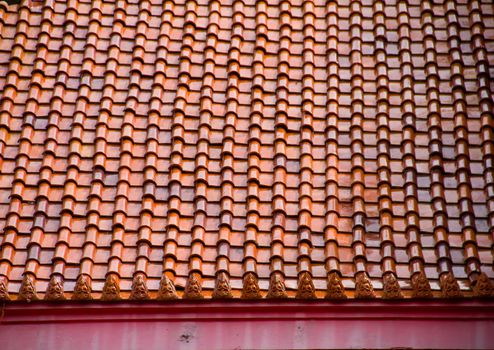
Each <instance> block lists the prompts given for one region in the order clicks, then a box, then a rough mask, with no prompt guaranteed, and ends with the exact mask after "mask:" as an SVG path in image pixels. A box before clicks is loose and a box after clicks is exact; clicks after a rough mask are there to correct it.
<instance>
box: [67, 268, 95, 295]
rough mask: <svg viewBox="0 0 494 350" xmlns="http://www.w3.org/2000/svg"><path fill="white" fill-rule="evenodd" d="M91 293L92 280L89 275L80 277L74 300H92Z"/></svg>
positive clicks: (76, 285)
mask: <svg viewBox="0 0 494 350" xmlns="http://www.w3.org/2000/svg"><path fill="white" fill-rule="evenodd" d="M91 291H92V290H91V278H90V277H89V276H88V275H84V274H82V275H79V277H78V278H77V282H76V284H75V288H74V294H72V300H92V299H93V297H92V296H91Z"/></svg>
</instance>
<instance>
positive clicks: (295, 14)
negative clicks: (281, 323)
mask: <svg viewBox="0 0 494 350" xmlns="http://www.w3.org/2000/svg"><path fill="white" fill-rule="evenodd" d="M30 5H32V4H31V3H30V2H22V3H21V4H20V5H18V6H5V5H4V3H0V19H1V20H0V33H1V35H2V40H3V42H4V43H6V45H5V46H3V45H2V48H1V49H0V60H2V64H1V65H0V67H1V74H0V87H1V88H2V95H1V109H0V118H1V122H0V154H1V158H0V169H1V175H0V176H1V181H0V191H1V198H2V200H3V202H2V203H1V205H0V213H1V215H0V228H2V229H3V235H2V241H1V253H0V275H1V276H3V277H2V286H4V287H3V289H2V290H3V294H2V295H4V296H5V297H6V296H7V295H8V294H13V295H18V297H14V299H16V298H19V299H33V298H34V295H35V294H36V293H35V289H36V288H35V286H36V284H39V283H41V284H43V285H46V284H48V287H47V289H46V290H47V291H48V292H47V293H46V296H47V298H48V299H53V298H55V299H56V298H59V297H60V296H61V295H63V289H64V288H63V284H62V282H63V283H67V284H71V285H73V286H74V289H73V296H74V297H75V298H77V295H78V294H79V292H78V290H79V289H80V288H82V291H83V293H82V294H84V295H89V294H90V289H91V287H90V284H91V283H93V282H94V283H95V284H98V285H99V286H101V287H102V288H97V289H98V292H97V293H102V295H103V297H104V298H111V297H106V296H105V295H117V294H118V290H119V288H120V285H119V282H118V280H119V279H120V278H121V279H123V280H125V281H126V283H125V284H124V286H123V290H124V294H125V293H131V295H135V294H136V293H137V294H138V295H141V294H142V293H144V291H145V290H146V289H147V284H146V283H147V282H146V281H148V280H154V281H156V280H157V279H159V278H161V277H160V276H162V275H163V276H167V277H166V278H163V279H162V283H161V284H162V286H164V287H163V288H165V290H168V291H172V292H170V293H171V294H173V295H175V294H176V293H175V292H174V291H173V290H174V287H173V286H174V285H175V284H177V283H176V282H177V281H179V282H180V283H179V284H181V285H184V288H185V291H184V293H183V295H184V296H185V297H191V295H194V293H196V294H197V295H199V294H200V293H199V292H200V290H201V278H204V279H205V281H206V282H207V283H209V282H211V281H213V280H214V281H216V282H215V284H216V287H215V288H213V287H212V286H211V287H208V289H207V290H209V291H213V294H214V295H218V293H219V294H220V295H229V293H230V292H225V291H228V290H230V289H231V287H230V286H229V282H228V281H229V279H230V277H231V278H234V279H236V280H237V281H242V282H241V284H240V285H239V284H238V283H237V284H236V286H237V287H236V288H233V292H232V293H233V294H234V295H235V293H236V294H239V293H240V294H242V293H243V294H245V293H246V290H247V291H249V290H265V291H267V294H268V295H269V296H285V295H286V294H285V292H286V291H285V286H284V280H285V279H286V280H288V281H298V287H297V288H293V289H297V295H298V296H299V297H303V296H307V295H309V296H314V295H316V294H318V295H322V294H324V292H323V290H324V288H323V287H321V286H322V285H323V283H322V282H323V281H324V280H325V279H326V275H327V274H329V276H331V277H330V278H329V287H328V295H329V296H330V297H334V295H333V294H332V292H331V290H333V289H334V288H336V289H337V290H340V289H341V288H340V287H341V285H340V283H339V282H338V278H337V277H338V276H341V278H342V280H343V282H345V283H347V284H348V282H349V281H351V280H353V279H355V283H349V286H350V289H352V290H355V292H354V294H355V296H356V297H360V296H362V295H365V294H366V293H367V294H368V295H373V292H372V289H373V288H372V282H374V284H377V285H379V286H383V296H384V297H389V295H399V294H400V292H399V289H400V288H399V286H400V285H399V282H398V281H399V280H400V281H401V283H402V285H406V284H407V283H408V287H409V288H410V290H411V291H412V290H413V292H411V294H413V295H419V296H421V294H420V293H419V292H418V291H420V290H421V289H420V288H422V289H424V288H425V290H428V287H424V286H426V285H427V283H428V282H427V281H429V282H431V285H432V289H433V290H437V291H439V290H441V293H439V294H440V295H442V296H446V297H448V296H459V294H460V293H461V292H460V290H463V292H464V293H465V294H467V295H471V294H472V293H471V292H469V290H470V288H473V290H474V291H475V292H474V293H473V294H475V295H490V294H491V293H492V286H491V284H490V282H489V277H490V278H492V277H493V276H494V275H493V269H492V267H493V264H492V247H493V232H494V229H493V227H494V170H493V169H494V168H493V164H492V163H493V160H494V131H493V130H494V115H493V99H492V88H493V87H492V84H491V82H492V79H491V74H492V73H491V72H490V66H491V62H493V60H494V45H493V42H494V40H493V37H494V36H493V31H494V8H493V7H492V4H491V3H490V2H484V3H482V2H480V1H470V2H468V4H463V3H457V2H455V1H451V0H450V1H446V2H444V4H439V5H438V4H435V3H433V2H431V1H418V0H417V1H395V2H389V3H388V2H386V3H385V2H384V1H373V2H371V1H352V2H349V1H309V0H305V1H281V2H272V1H240V0H235V1H231V2H220V1H211V2H208V1H161V0H160V1H139V2H137V1H136V2H135V3H134V2H127V1H115V2H106V1H92V2H77V1H67V2H66V1H54V0H47V1H45V2H44V4H43V5H42V6H38V7H30ZM446 19H447V20H446ZM3 47H5V48H6V49H4V48H3ZM238 251H240V253H237V252H238ZM237 255H238V256H237ZM426 275H427V276H428V278H426V277H425V276H426ZM257 279H259V284H260V285H261V286H266V288H264V287H263V288H257V287H256V286H257ZM313 279H314V280H316V279H317V280H316V285H317V286H318V287H317V288H316V287H314V283H313V282H312V280H313ZM130 280H132V281H133V282H132V283H129V281H130ZM371 280H372V282H371ZM414 280H415V281H416V282H414ZM456 280H459V281H460V284H458V283H457V282H456ZM48 281H50V282H48ZM184 281H186V282H185V283H184V284H183V283H182V282H184ZM268 281H269V282H268ZM335 281H336V282H335ZM407 281H411V282H410V283H409V282H407ZM417 281H420V283H419V282H417ZM417 283H419V287H420V286H422V285H423V286H422V287H420V288H419V287H417ZM209 284H211V283H209ZM252 286H254V287H252ZM335 286H337V287H335ZM477 286H482V287H477ZM78 288H79V289H78ZM256 288H257V289H256ZM338 288H340V289H338ZM417 288H418V289H417ZM475 288H477V289H480V290H482V291H483V292H478V291H476V289H475ZM151 289H152V290H156V288H151ZM161 289H162V288H161V287H160V290H161ZM361 289H362V290H363V291H365V293H364V292H361V291H360V290H361ZM388 289H390V290H393V291H394V292H393V293H394V294H393V293H391V294H389V293H388V292H387V290H388ZM105 290H106V292H105ZM396 290H398V292H396ZM486 290H487V292H486ZM109 291H110V292H109ZM316 291H317V293H316ZM88 293H89V294H88ZM159 293H161V292H159ZM191 293H192V294H191ZM215 293H216V294H215ZM222 293H223V294H222ZM225 293H226V294H225ZM253 293H254V292H253ZM255 293H257V294H256V295H258V294H259V293H258V292H255ZM314 293H316V294H314ZM362 293H364V294H362ZM417 293H418V294H417ZM144 294H145V295H147V292H146V293H144ZM144 294H143V295H144ZM151 294H152V293H151ZM206 294H207V293H206ZM340 294H342V293H340ZM405 294H406V293H405ZM426 294H427V295H429V294H428V293H426ZM436 294H437V293H436ZM439 294H438V295H439ZM23 295H25V296H23ZM342 295H343V294H342ZM29 296H31V297H29Z"/></svg>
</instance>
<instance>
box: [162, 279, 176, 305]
mask: <svg viewBox="0 0 494 350" xmlns="http://www.w3.org/2000/svg"><path fill="white" fill-rule="evenodd" d="M175 299H178V295H177V290H176V289H175V285H174V284H173V281H172V280H171V279H169V278H168V276H166V275H163V277H162V278H161V281H160V289H159V290H158V300H175Z"/></svg>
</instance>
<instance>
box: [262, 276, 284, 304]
mask: <svg viewBox="0 0 494 350" xmlns="http://www.w3.org/2000/svg"><path fill="white" fill-rule="evenodd" d="M266 298H268V299H285V298H288V294H287V293H286V288H285V282H284V281H283V277H282V276H281V274H280V273H276V272H275V273H273V274H272V275H271V279H270V281H269V291H268V295H267V296H266Z"/></svg>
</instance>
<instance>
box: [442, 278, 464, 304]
mask: <svg viewBox="0 0 494 350" xmlns="http://www.w3.org/2000/svg"><path fill="white" fill-rule="evenodd" d="M439 283H440V285H441V293H442V296H443V298H461V297H462V296H463V294H462V293H461V290H460V286H459V285H458V281H457V280H456V278H455V276H454V275H453V273H452V272H447V273H444V274H442V275H441V277H440V278H439Z"/></svg>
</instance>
